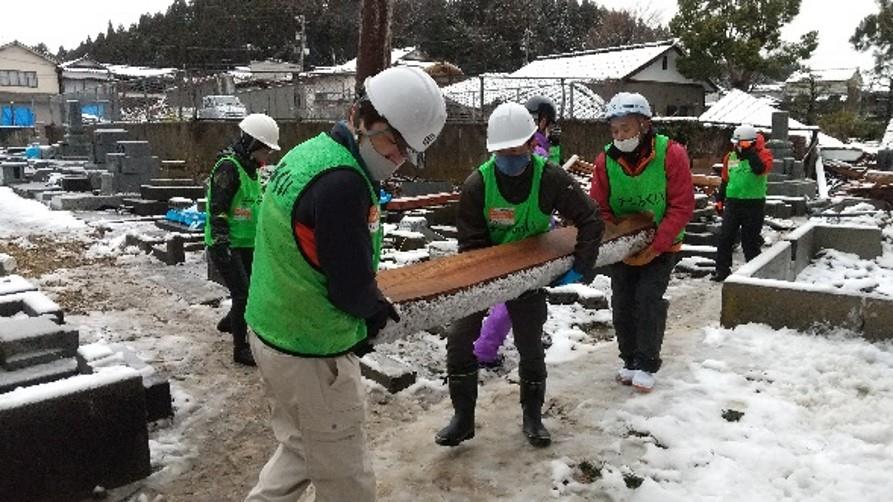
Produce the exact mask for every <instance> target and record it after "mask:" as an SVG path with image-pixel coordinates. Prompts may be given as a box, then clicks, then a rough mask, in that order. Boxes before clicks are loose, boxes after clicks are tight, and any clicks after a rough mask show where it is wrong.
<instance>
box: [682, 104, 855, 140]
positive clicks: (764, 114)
mask: <svg viewBox="0 0 893 502" xmlns="http://www.w3.org/2000/svg"><path fill="white" fill-rule="evenodd" d="M780 111H782V110H779V109H778V108H775V107H774V106H772V105H771V104H770V103H769V101H768V100H766V99H760V98H755V97H753V96H751V95H750V94H748V93H746V92H744V91H740V90H738V89H732V90H731V91H729V93H728V94H726V95H725V96H724V97H723V98H722V99H720V100H719V101H717V102H716V104H714V105H713V106H711V107H710V109H709V110H707V111H706V112H704V113H703V114H701V116H700V117H698V120H699V121H701V122H709V123H715V124H728V125H737V124H750V125H752V126H754V127H756V128H758V129H765V130H771V129H772V114H773V113H775V112H780ZM788 128H789V129H790V131H791V134H792V135H799V136H806V137H807V141H808V140H809V139H810V136H811V135H812V131H815V130H817V129H818V127H817V126H809V125H806V124H804V123H802V122H799V121H797V120H794V119H792V118H788ZM818 139H819V146H821V147H822V148H851V149H857V147H855V146H853V145H848V144H846V143H844V142H843V141H840V140H839V139H837V138H835V137H833V136H829V135H827V134H825V133H823V132H819V138H818Z"/></svg>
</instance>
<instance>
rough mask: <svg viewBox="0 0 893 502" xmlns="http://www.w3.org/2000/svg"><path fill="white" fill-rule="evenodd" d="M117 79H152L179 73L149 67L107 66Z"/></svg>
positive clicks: (168, 69)
mask: <svg viewBox="0 0 893 502" xmlns="http://www.w3.org/2000/svg"><path fill="white" fill-rule="evenodd" d="M105 66H106V67H107V68H108V69H109V71H111V72H112V75H115V76H116V77H130V78H151V77H171V76H173V75H174V73H176V72H177V70H176V69H175V68H149V67H147V66H129V65H123V64H110V65H105Z"/></svg>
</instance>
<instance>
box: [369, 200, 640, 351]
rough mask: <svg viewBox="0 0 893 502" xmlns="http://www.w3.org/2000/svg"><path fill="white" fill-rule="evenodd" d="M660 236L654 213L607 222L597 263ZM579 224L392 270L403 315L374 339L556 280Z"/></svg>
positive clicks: (389, 275)
mask: <svg viewBox="0 0 893 502" xmlns="http://www.w3.org/2000/svg"><path fill="white" fill-rule="evenodd" d="M653 238H654V224H653V222H652V219H651V217H650V216H644V215H641V216H636V217H634V218H631V219H628V220H625V221H623V222H621V223H619V224H617V225H614V224H610V225H607V228H606V231H605V235H604V237H603V239H602V243H601V246H600V247H599V255H598V261H597V262H596V266H605V265H610V264H612V263H616V262H618V261H620V260H622V259H623V258H624V257H626V256H629V255H630V254H631V253H634V252H636V251H639V250H641V249H643V248H644V247H645V246H647V245H648V244H649V243H650V242H651V240H652V239H653ZM575 241H576V229H574V228H562V229H558V230H553V231H552V232H549V233H548V234H543V235H540V236H537V237H535V238H532V239H526V240H524V241H520V242H515V243H512V244H504V245H501V246H493V247H489V248H486V249H479V250H475V251H469V252H467V253H462V254H458V255H453V256H448V257H445V258H439V259H436V260H431V261H429V262H424V263H418V264H415V265H409V266H406V267H403V268H398V269H392V270H386V271H383V272H381V273H380V274H379V276H378V280H379V286H380V287H381V290H382V292H383V293H384V294H385V296H387V297H388V298H390V299H391V301H393V302H394V305H395V306H396V307H397V311H398V312H399V313H400V316H401V320H400V322H397V323H388V325H387V326H385V328H384V329H383V330H382V331H381V332H380V333H379V334H378V336H377V337H376V338H375V340H374V343H387V342H391V341H394V340H397V339H399V338H403V337H405V336H408V335H410V334H412V333H417V332H419V331H422V330H427V329H431V328H434V327H437V326H444V325H446V324H449V323H451V322H453V321H455V320H456V319H458V318H460V317H463V316H466V315H468V314H470V313H472V312H476V311H482V310H486V309H488V308H490V307H491V306H493V305H496V304H498V303H502V302H505V301H508V300H511V299H513V298H517V297H518V296H520V295H521V294H523V293H524V292H525V291H530V290H532V289H537V288H542V287H545V286H548V285H549V284H551V283H552V282H553V281H554V280H555V279H556V278H558V277H559V276H561V274H563V273H565V272H567V271H568V270H569V269H570V268H571V266H572V265H573V256H572V253H573V250H574V244H575Z"/></svg>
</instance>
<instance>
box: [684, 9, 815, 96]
mask: <svg viewBox="0 0 893 502" xmlns="http://www.w3.org/2000/svg"><path fill="white" fill-rule="evenodd" d="M799 12H800V0H679V12H678V13H677V14H676V16H675V17H673V19H672V20H671V21H670V29H671V30H672V32H673V34H674V35H676V36H677V37H679V38H680V39H681V40H682V43H683V45H684V46H685V49H686V50H687V51H688V56H686V57H684V58H681V59H680V60H679V70H680V71H681V72H682V73H683V74H685V75H687V76H688V77H690V78H694V79H715V80H718V81H720V82H723V83H726V84H728V85H730V86H732V87H734V88H737V89H743V90H745V91H746V90H749V89H750V87H751V86H752V85H753V84H755V83H758V82H759V81H761V80H763V79H765V78H772V79H780V78H783V77H785V76H786V75H785V70H786V69H789V68H791V67H792V66H794V65H796V64H797V63H798V62H799V61H801V60H803V59H808V58H809V56H810V55H811V54H812V52H813V51H814V50H815V48H816V47H817V46H818V42H817V40H816V38H817V35H818V33H817V32H815V31H810V32H808V33H806V34H804V35H803V37H802V38H801V40H800V42H797V43H787V42H783V41H782V40H781V29H782V27H783V26H784V25H786V24H787V23H789V22H790V21H791V20H792V19H794V17H796V15H797V14H798V13H799Z"/></svg>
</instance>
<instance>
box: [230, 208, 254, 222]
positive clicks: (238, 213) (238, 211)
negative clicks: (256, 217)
mask: <svg viewBox="0 0 893 502" xmlns="http://www.w3.org/2000/svg"><path fill="white" fill-rule="evenodd" d="M251 214H252V211H251V208H250V207H234V208H233V219H234V220H240V221H250V220H251Z"/></svg>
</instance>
